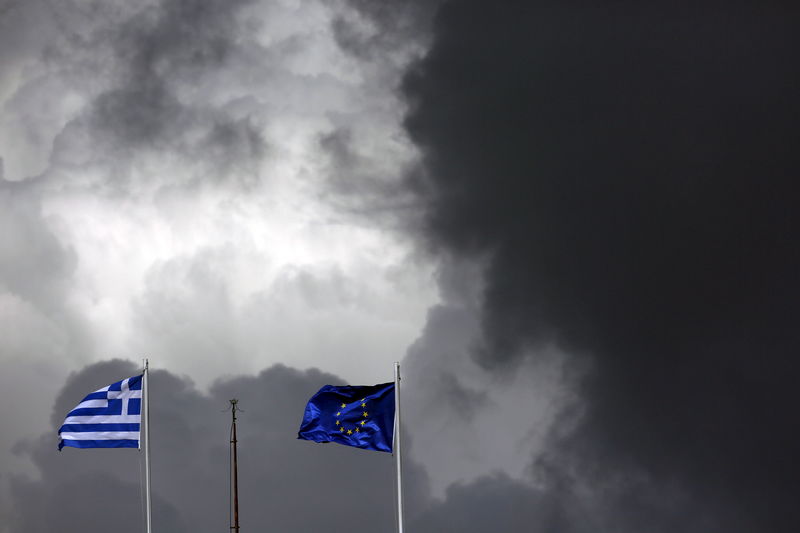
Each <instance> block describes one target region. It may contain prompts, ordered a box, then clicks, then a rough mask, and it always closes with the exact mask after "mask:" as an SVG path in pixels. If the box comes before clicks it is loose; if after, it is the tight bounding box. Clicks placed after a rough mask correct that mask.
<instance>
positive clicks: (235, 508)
mask: <svg viewBox="0 0 800 533" xmlns="http://www.w3.org/2000/svg"><path fill="white" fill-rule="evenodd" d="M237 403H239V400H231V417H233V421H232V424H231V432H232V433H231V446H232V447H233V526H231V529H232V530H233V531H235V533H239V465H238V463H237V460H236V459H237V458H236V404H237Z"/></svg>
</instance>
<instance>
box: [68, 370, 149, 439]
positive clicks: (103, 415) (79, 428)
mask: <svg viewBox="0 0 800 533" xmlns="http://www.w3.org/2000/svg"><path fill="white" fill-rule="evenodd" d="M141 421H142V376H134V377H132V378H128V379H123V380H122V381H117V382H116V383H112V384H111V385H109V386H108V387H103V388H102V389H100V390H98V391H95V392H93V393H91V394H89V395H88V396H86V398H84V399H83V401H82V402H81V403H79V404H78V405H77V407H75V409H73V410H72V411H70V412H69V413H68V414H67V418H66V419H64V425H62V426H61V428H60V429H59V430H58V436H59V438H60V439H61V441H60V442H59V443H58V449H59V450H61V449H62V448H63V447H64V446H72V447H73V448H138V447H139V428H140V426H141Z"/></svg>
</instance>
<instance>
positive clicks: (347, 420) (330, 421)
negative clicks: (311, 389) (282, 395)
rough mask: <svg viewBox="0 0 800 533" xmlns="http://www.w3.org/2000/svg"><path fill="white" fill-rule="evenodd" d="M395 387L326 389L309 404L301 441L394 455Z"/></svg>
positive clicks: (300, 433)
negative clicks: (337, 444) (330, 443)
mask: <svg viewBox="0 0 800 533" xmlns="http://www.w3.org/2000/svg"><path fill="white" fill-rule="evenodd" d="M393 436H394V383H383V384H381V385H372V386H352V385H343V386H334V385H325V386H324V387H322V388H321V389H320V390H319V391H318V392H317V393H316V394H315V395H314V396H312V397H311V399H310V400H308V404H307V405H306V410H305V413H304V414H303V422H302V423H301V424H300V431H299V432H298V434H297V438H298V439H305V440H310V441H314V442H337V443H339V444H344V445H345V446H354V447H356V448H362V449H365V450H375V451H380V452H390V453H391V451H392V439H393Z"/></svg>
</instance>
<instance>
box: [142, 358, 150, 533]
mask: <svg viewBox="0 0 800 533" xmlns="http://www.w3.org/2000/svg"><path fill="white" fill-rule="evenodd" d="M149 375H150V369H149V361H148V360H147V359H145V360H144V376H143V378H142V389H143V396H144V479H145V482H144V484H145V499H146V501H147V533H152V525H151V520H150V517H151V512H150V383H149Z"/></svg>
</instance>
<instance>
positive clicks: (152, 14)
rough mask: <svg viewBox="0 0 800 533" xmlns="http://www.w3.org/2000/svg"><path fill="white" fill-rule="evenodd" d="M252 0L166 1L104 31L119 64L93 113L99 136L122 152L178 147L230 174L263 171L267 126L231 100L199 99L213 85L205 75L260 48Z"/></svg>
mask: <svg viewBox="0 0 800 533" xmlns="http://www.w3.org/2000/svg"><path fill="white" fill-rule="evenodd" d="M250 4H252V1H251V0H236V1H234V2H229V1H226V2H220V1H211V2H208V1H199V0H163V1H161V2H158V3H156V4H155V5H153V6H149V7H147V8H143V9H140V10H138V11H137V12H135V13H133V14H132V15H131V16H129V17H126V18H124V19H123V20H121V21H120V22H118V23H117V24H116V25H114V26H112V27H111V28H103V29H102V30H100V31H98V32H96V34H95V35H93V38H94V40H95V42H94V43H93V44H94V45H95V46H101V47H110V48H111V50H112V51H113V55H112V58H113V62H114V64H115V65H116V67H117V68H116V72H115V73H114V74H113V76H112V77H113V79H114V83H113V85H112V87H111V88H109V89H108V90H105V91H103V92H102V93H100V94H99V95H98V96H97V97H96V98H95V99H94V101H93V102H92V104H91V107H90V112H89V114H88V117H87V121H86V125H87V126H88V127H89V128H90V131H91V132H92V135H93V136H94V137H95V138H96V142H99V143H102V145H103V146H106V147H108V148H110V149H111V150H113V151H112V153H113V154H114V155H115V157H118V156H119V153H120V150H121V151H122V153H125V152H126V151H129V150H137V149H149V150H154V151H156V152H161V151H172V152H173V153H177V154H180V155H182V156H184V157H187V158H189V159H192V160H195V161H198V162H204V163H205V164H206V165H208V167H209V168H210V169H212V170H213V171H215V172H216V173H217V174H218V175H220V176H223V177H224V176H225V175H226V174H227V173H228V172H229V171H231V170H245V171H246V172H250V173H252V172H255V167H254V166H252V165H254V164H255V163H257V162H258V161H259V160H260V159H261V158H262V157H263V156H264V154H265V150H266V145H265V143H264V140H263V139H262V136H261V133H260V131H259V128H258V127H257V126H256V125H255V124H253V123H252V121H251V120H249V119H248V118H247V117H246V116H244V117H243V116H239V115H240V114H241V113H234V112H232V111H231V110H229V109H226V108H225V106H224V105H208V102H206V101H202V100H201V101H197V100H196V96H197V95H198V94H204V92H205V91H206V90H207V88H203V87H202V85H203V81H204V76H206V75H208V74H210V73H214V72H219V71H222V70H223V68H224V67H225V65H226V64H228V63H230V62H232V61H234V59H235V58H238V60H241V59H242V57H243V56H244V55H246V54H247V53H249V52H246V51H245V50H250V49H251V48H254V47H257V45H255V43H254V41H253V40H252V35H251V34H250V33H248V32H247V31H246V30H245V28H243V26H242V24H241V22H240V21H239V19H238V18H237V16H238V14H239V13H240V12H241V10H242V9H243V8H244V7H247V6H249V5H250ZM253 68H257V66H256V65H253ZM190 88H191V89H190ZM248 165H250V166H248Z"/></svg>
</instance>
